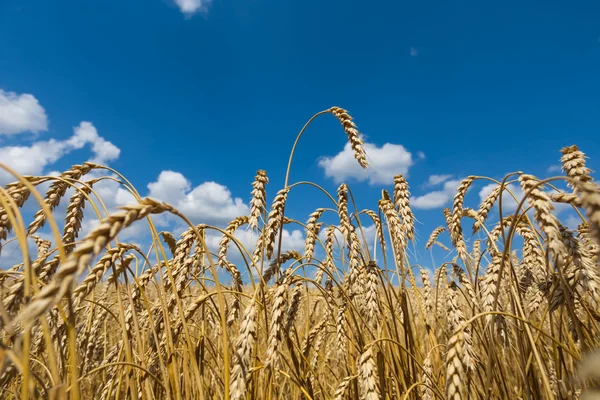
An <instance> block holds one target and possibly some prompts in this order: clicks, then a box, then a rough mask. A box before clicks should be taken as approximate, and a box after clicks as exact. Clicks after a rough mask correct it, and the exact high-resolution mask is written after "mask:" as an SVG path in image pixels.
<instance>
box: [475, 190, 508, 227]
mask: <svg viewBox="0 0 600 400" xmlns="http://www.w3.org/2000/svg"><path fill="white" fill-rule="evenodd" d="M501 191H502V186H501V185H498V186H496V187H495V188H494V189H493V190H492V191H491V192H490V193H488V195H487V196H485V199H483V201H482V202H481V204H480V205H479V210H477V219H476V220H475V222H474V223H473V233H477V232H478V231H479V229H481V227H482V225H483V224H484V223H485V221H486V220H487V216H488V214H489V213H490V210H491V209H492V207H494V204H495V203H496V200H497V199H498V197H499V196H500V193H501Z"/></svg>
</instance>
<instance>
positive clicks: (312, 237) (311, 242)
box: [304, 208, 325, 262]
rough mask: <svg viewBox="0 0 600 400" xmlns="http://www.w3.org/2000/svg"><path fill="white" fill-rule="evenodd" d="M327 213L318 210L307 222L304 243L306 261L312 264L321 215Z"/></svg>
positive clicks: (323, 210) (322, 209)
mask: <svg viewBox="0 0 600 400" xmlns="http://www.w3.org/2000/svg"><path fill="white" fill-rule="evenodd" d="M324 212H325V209H324V208H317V209H316V210H315V211H314V212H313V213H312V214H310V215H309V217H308V221H306V239H305V241H304V260H305V261H306V262H310V261H311V260H312V257H313V254H314V252H315V243H316V241H317V235H318V232H317V229H316V228H317V221H318V220H319V218H321V215H322V214H323V213H324Z"/></svg>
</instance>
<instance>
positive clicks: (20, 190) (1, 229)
mask: <svg viewBox="0 0 600 400" xmlns="http://www.w3.org/2000/svg"><path fill="white" fill-rule="evenodd" d="M5 189H6V191H7V195H8V197H10V198H11V199H12V201H13V202H14V203H15V206H16V207H18V208H21V207H23V204H25V202H26V201H27V199H28V198H29V195H30V194H31V192H30V191H29V188H27V187H26V186H25V185H23V184H17V183H15V184H14V185H12V186H9V185H6V187H5ZM0 195H4V194H3V193H0ZM7 201H8V199H7ZM14 211H15V212H16V210H14ZM11 228H12V225H11V223H10V219H9V218H8V212H7V210H5V209H4V208H3V207H1V206H0V240H6V237H7V236H8V232H10V230H11Z"/></svg>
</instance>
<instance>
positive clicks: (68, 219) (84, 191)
mask: <svg viewBox="0 0 600 400" xmlns="http://www.w3.org/2000/svg"><path fill="white" fill-rule="evenodd" d="M97 181H98V180H97V179H92V180H90V181H87V182H85V184H83V185H81V187H79V188H76V189H75V193H73V196H71V198H70V199H69V205H68V206H67V214H66V216H65V227H64V229H63V238H62V241H63V244H64V245H65V252H66V253H67V254H68V253H70V252H71V251H73V246H69V245H70V244H72V243H73V242H75V239H77V237H78V236H79V231H80V230H81V221H83V209H84V208H85V201H86V196H89V194H90V193H91V192H92V186H93V185H94V184H95V183H96V182H97Z"/></svg>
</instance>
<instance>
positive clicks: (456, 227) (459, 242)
mask: <svg viewBox="0 0 600 400" xmlns="http://www.w3.org/2000/svg"><path fill="white" fill-rule="evenodd" d="M474 179H475V177H473V176H469V177H467V178H465V179H463V180H462V182H461V183H460V185H459V186H458V189H456V194H455V195H454V204H453V205H452V217H451V219H450V225H448V229H449V232H450V239H452V244H453V245H454V247H456V251H457V253H458V255H459V256H460V257H461V258H463V259H466V256H467V247H466V245H465V241H464V237H463V230H462V226H461V224H460V219H461V218H462V216H463V204H464V200H465V194H466V193H467V189H468V188H469V186H471V184H472V183H473V180H474Z"/></svg>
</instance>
